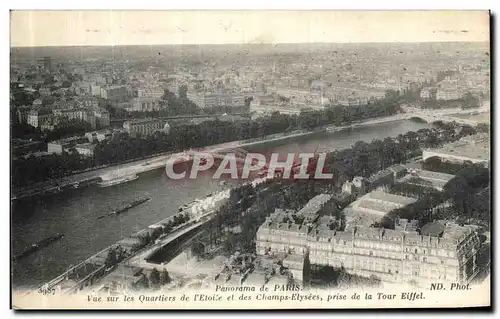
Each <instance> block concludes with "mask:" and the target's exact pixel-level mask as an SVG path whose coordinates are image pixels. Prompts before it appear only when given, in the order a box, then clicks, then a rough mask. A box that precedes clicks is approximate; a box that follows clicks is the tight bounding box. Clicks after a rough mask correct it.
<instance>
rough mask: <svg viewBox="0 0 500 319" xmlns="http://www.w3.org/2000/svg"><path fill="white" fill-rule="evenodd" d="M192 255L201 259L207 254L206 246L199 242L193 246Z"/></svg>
mask: <svg viewBox="0 0 500 319" xmlns="http://www.w3.org/2000/svg"><path fill="white" fill-rule="evenodd" d="M191 253H192V254H193V255H194V256H196V258H201V257H203V256H204V254H205V245H203V243H200V242H199V241H197V242H195V243H193V244H192V245H191Z"/></svg>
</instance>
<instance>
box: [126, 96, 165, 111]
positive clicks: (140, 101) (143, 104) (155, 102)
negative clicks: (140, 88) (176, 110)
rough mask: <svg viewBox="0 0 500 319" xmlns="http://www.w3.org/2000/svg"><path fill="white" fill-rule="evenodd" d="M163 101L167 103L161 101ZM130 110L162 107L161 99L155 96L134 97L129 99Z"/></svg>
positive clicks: (152, 109) (148, 109)
mask: <svg viewBox="0 0 500 319" xmlns="http://www.w3.org/2000/svg"><path fill="white" fill-rule="evenodd" d="M163 103H167V102H166V101H163ZM130 104H131V107H130V108H129V110H130V111H156V110H159V109H161V107H162V99H161V98H157V97H146V96H142V97H136V98H133V99H132V100H131V103H130Z"/></svg>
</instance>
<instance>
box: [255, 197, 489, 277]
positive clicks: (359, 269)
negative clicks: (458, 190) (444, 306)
mask: <svg viewBox="0 0 500 319" xmlns="http://www.w3.org/2000/svg"><path fill="white" fill-rule="evenodd" d="M313 200H314V199H313ZM297 215H299V214H298V212H297V213H296V212H294V211H289V210H287V211H285V210H282V209H276V211H275V212H274V213H272V214H271V216H269V217H268V219H267V220H266V221H265V222H264V223H263V224H262V225H261V226H260V227H259V229H258V231H257V235H256V236H257V238H256V249H257V253H258V254H259V255H269V254H272V253H282V252H286V253H287V254H288V255H293V256H295V257H294V260H301V259H302V258H303V259H304V260H306V256H307V260H308V261H309V262H310V264H311V265H320V266H331V267H335V268H341V267H342V268H344V269H345V270H346V271H347V272H349V273H351V274H355V275H359V276H364V277H370V276H374V277H376V278H379V279H380V280H382V281H385V282H394V283H405V282H406V283H416V284H428V283H429V282H448V283H449V282H454V283H468V282H469V281H470V280H471V279H472V278H473V277H474V276H475V275H476V274H477V272H478V267H477V262H476V255H477V252H478V249H479V246H480V242H479V237H478V235H477V233H476V231H475V228H474V227H473V226H459V225H457V224H454V223H451V222H445V221H437V222H433V223H430V224H427V225H424V227H422V229H421V230H420V232H419V231H418V230H417V229H416V226H417V223H416V222H415V221H412V222H408V221H407V220H399V221H398V224H397V225H395V229H384V228H373V227H365V226H352V227H348V228H346V229H345V230H339V229H337V227H335V226H334V225H333V224H332V222H331V221H332V217H330V216H323V217H321V218H315V220H316V221H315V222H313V223H311V222H310V220H309V221H307V222H302V223H301V222H300V220H297V219H296V216H297Z"/></svg>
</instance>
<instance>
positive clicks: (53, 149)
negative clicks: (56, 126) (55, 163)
mask: <svg viewBox="0 0 500 319" xmlns="http://www.w3.org/2000/svg"><path fill="white" fill-rule="evenodd" d="M81 142H85V139H84V138H82V137H81V136H74V137H68V138H64V139H60V140H57V141H51V142H49V143H47V152H48V153H55V154H62V152H63V151H68V149H70V148H72V147H74V146H76V145H77V144H78V143H81Z"/></svg>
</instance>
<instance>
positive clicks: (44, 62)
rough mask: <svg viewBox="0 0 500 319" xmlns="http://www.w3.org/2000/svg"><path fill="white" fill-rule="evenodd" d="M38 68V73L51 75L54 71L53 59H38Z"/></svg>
mask: <svg viewBox="0 0 500 319" xmlns="http://www.w3.org/2000/svg"><path fill="white" fill-rule="evenodd" d="M36 67H37V69H38V71H40V72H44V73H50V72H51V71H52V59H51V57H43V58H37V59H36Z"/></svg>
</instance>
